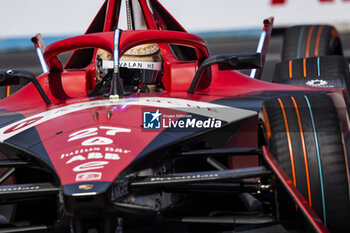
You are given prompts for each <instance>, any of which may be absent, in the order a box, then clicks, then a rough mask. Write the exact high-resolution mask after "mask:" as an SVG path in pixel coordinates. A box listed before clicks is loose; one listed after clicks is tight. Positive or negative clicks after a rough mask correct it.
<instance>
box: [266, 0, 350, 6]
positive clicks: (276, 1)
mask: <svg viewBox="0 0 350 233" xmlns="http://www.w3.org/2000/svg"><path fill="white" fill-rule="evenodd" d="M318 1H319V2H335V1H336V0H318ZM342 1H343V2H350V0H342ZM286 2H287V0H271V4H272V5H282V4H285V3H286Z"/></svg>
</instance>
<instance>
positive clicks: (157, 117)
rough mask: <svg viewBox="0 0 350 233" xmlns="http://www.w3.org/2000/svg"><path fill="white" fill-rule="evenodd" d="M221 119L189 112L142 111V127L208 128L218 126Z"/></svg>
mask: <svg viewBox="0 0 350 233" xmlns="http://www.w3.org/2000/svg"><path fill="white" fill-rule="evenodd" d="M221 125H222V121H220V120H218V119H215V118H212V117H209V118H205V117H204V118H203V117H198V116H194V115H191V114H162V113H161V112H160V111H159V109H157V111H144V112H143V128H144V129H160V128H163V129H209V128H220V127H221Z"/></svg>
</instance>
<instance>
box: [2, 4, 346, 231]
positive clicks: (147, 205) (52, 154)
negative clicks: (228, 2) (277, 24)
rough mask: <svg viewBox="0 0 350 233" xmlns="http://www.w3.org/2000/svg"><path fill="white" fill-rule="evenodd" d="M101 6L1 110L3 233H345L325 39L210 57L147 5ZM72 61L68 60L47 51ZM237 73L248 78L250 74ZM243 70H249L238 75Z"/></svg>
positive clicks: (329, 30) (341, 116)
mask: <svg viewBox="0 0 350 233" xmlns="http://www.w3.org/2000/svg"><path fill="white" fill-rule="evenodd" d="M121 8H122V6H121V0H107V1H106V2H105V3H104V4H103V5H102V7H101V9H100V11H99V12H98V14H97V15H96V17H95V19H94V20H93V22H92V23H91V25H90V27H89V28H88V30H87V32H86V34H85V35H82V36H77V37H73V38H68V39H65V40H62V41H58V42H55V43H53V44H50V45H49V46H47V47H46V48H45V46H44V44H43V41H42V39H41V37H40V36H36V37H34V38H33V42H34V44H35V46H36V48H37V51H38V54H39V58H40V61H41V65H42V68H43V71H44V73H43V74H42V75H40V76H38V77H35V76H34V75H33V74H31V73H30V72H27V71H23V70H6V71H1V72H0V85H1V86H12V85H20V84H21V82H23V80H27V81H29V84H27V85H25V86H24V87H23V88H21V89H20V90H19V91H17V92H16V93H13V94H11V95H9V96H8V97H6V98H4V99H2V100H1V101H0V111H1V112H0V156H1V160H0V167H1V176H0V183H1V185H0V200H1V206H0V232H30V231H40V232H76V233H81V232H84V233H85V232H88V233H92V232H106V233H109V232H118V233H121V232H288V231H293V232H328V231H329V230H330V231H332V232H346V231H347V230H348V229H350V221H349V219H350V205H349V170H348V168H349V166H348V155H349V153H350V152H349V145H350V144H349V129H350V120H349V111H348V108H349V99H348V85H349V65H348V61H347V59H346V58H345V57H344V56H343V55H342V48H341V42H340V39H339V36H338V34H337V32H336V30H335V29H334V28H333V27H332V26H329V25H302V26H296V27H292V28H288V29H286V31H285V37H284V47H283V51H282V61H281V62H280V63H279V64H277V65H276V68H275V72H274V77H273V82H266V81H262V80H259V79H260V77H261V73H262V69H263V66H264V60H265V56H266V52H267V48H268V43H269V38H270V35H271V30H272V24H273V18H268V19H266V20H264V22H263V23H264V27H263V30H262V34H261V37H260V40H259V43H258V48H257V52H256V53H252V54H224V55H215V56H210V53H209V50H208V48H207V44H206V41H205V40H204V39H202V38H201V37H199V36H196V35H193V34H190V33H187V32H186V31H185V29H184V28H183V27H182V26H181V25H180V24H179V23H178V22H177V21H176V20H175V19H174V18H173V17H172V16H171V15H170V14H169V12H168V11H167V10H166V9H165V8H164V7H163V6H162V5H161V4H160V3H159V2H158V1H157V0H149V1H147V0H127V1H125V8H126V16H127V20H126V21H125V22H126V23H127V30H121V29H119V27H120V26H119V25H120V22H121V21H122V19H121V17H119V12H120V11H121ZM69 51H72V54H71V55H70V58H69V60H68V61H67V63H66V64H62V63H61V61H60V59H59V55H60V54H62V53H65V52H69ZM241 70H248V72H249V71H250V74H249V75H247V73H244V72H243V71H241ZM245 72H247V71H245Z"/></svg>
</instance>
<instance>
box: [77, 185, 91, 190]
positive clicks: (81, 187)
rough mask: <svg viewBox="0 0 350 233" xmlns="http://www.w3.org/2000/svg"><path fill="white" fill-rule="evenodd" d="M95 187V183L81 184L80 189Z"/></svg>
mask: <svg viewBox="0 0 350 233" xmlns="http://www.w3.org/2000/svg"><path fill="white" fill-rule="evenodd" d="M93 187H94V185H93V184H81V185H79V186H78V188H79V189H81V190H90V189H92V188H93Z"/></svg>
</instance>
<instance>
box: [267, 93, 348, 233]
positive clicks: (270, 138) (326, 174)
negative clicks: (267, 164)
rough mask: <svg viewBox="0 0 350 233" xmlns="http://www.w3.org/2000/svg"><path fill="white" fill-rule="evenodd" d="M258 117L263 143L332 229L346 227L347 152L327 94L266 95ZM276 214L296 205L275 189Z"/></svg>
mask: <svg viewBox="0 0 350 233" xmlns="http://www.w3.org/2000/svg"><path fill="white" fill-rule="evenodd" d="M260 119H261V120H262V122H263V125H264V131H265V135H266V144H267V146H268V148H269V149H270V151H271V152H272V154H273V155H274V156H275V157H276V159H277V160H278V162H279V163H280V165H281V166H282V168H283V169H284V170H285V172H286V173H287V174H288V176H289V177H290V178H291V180H292V181H293V184H294V185H295V186H296V187H297V188H298V189H299V190H300V192H301V193H302V195H303V196H304V197H305V199H306V200H307V201H308V203H309V205H310V206H311V207H312V208H313V209H314V210H315V212H316V213H317V215H318V216H319V217H320V219H321V220H322V221H323V222H324V224H325V225H326V227H327V228H328V229H330V230H331V232H346V231H347V230H348V229H349V228H350V221H349V219H350V202H349V190H348V180H347V171H346V169H347V168H346V151H345V150H344V145H343V137H342V134H341V130H340V125H339V118H338V114H337V110H336V108H335V106H334V103H333V101H332V99H331V98H330V97H329V96H327V95H322V94H308V95H302V96H289V97H281V98H275V99H272V100H269V101H267V102H265V103H264V104H263V108H262V111H261V114H260ZM279 193H280V197H279V198H280V204H281V208H280V212H281V217H282V218H283V217H290V212H293V211H291V210H295V205H294V206H293V203H292V202H291V201H290V198H289V196H288V195H286V193H285V192H283V190H280V192H279Z"/></svg>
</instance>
